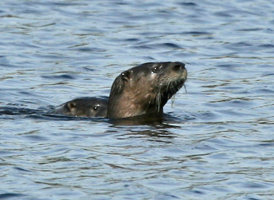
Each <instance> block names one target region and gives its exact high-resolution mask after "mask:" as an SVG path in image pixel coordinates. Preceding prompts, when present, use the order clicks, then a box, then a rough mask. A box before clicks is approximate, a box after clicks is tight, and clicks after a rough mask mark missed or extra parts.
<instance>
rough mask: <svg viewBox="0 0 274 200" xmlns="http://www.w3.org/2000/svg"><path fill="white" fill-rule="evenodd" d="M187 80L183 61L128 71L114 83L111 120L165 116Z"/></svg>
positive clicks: (153, 64) (111, 95)
mask: <svg viewBox="0 0 274 200" xmlns="http://www.w3.org/2000/svg"><path fill="white" fill-rule="evenodd" d="M186 79H187V70H186V69H185V64H184V63H180V62H163V63H144V64H141V65H139V66H137V67H133V68H131V69H129V70H127V71H124V72H122V73H121V74H120V75H119V76H118V77H117V78H116V79H115V81H114V82H113V84H112V87H111V91H110V96H109V104H108V111H107V117H108V118H111V119H119V118H128V117H135V116H140V115H149V114H150V115H151V114H152V115H154V114H156V115H157V114H158V115H162V114H163V107H164V105H165V104H166V103H167V101H168V100H169V99H170V98H171V97H172V96H173V95H174V94H175V93H176V92H177V91H178V90H179V89H180V88H181V87H182V86H183V85H184V83H185V81H186Z"/></svg>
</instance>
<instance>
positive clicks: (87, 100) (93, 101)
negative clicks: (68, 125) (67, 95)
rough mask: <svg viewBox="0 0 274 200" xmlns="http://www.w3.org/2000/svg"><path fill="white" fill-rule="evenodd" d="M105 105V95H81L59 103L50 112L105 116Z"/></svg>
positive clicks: (106, 101) (106, 102) (69, 114)
mask: <svg viewBox="0 0 274 200" xmlns="http://www.w3.org/2000/svg"><path fill="white" fill-rule="evenodd" d="M107 105H108V100H107V97H83V98H78V99H74V100H71V101H68V102H66V103H64V104H62V105H60V107H59V108H57V109H55V110H54V111H53V112H51V113H50V114H61V115H68V116H74V117H106V116H107Z"/></svg>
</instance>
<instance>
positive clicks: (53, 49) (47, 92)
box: [0, 0, 274, 200]
mask: <svg viewBox="0 0 274 200" xmlns="http://www.w3.org/2000/svg"><path fill="white" fill-rule="evenodd" d="M273 13H274V3H273V2H272V1H266V0H250V1H243V0H232V1H213V0H204V1H185V0H181V1H179V0H170V1H156V0H148V1H134V0H131V1H123V0H120V1H111V0H100V1H99V0H94V1H88V0H63V1H61V0H60V1H50V0H40V1H33V0H20V1H18V0H1V1H0V20H1V23H0V36H1V40H0V73H1V75H0V86H1V87H0V107H2V108H5V109H6V110H5V112H1V115H0V177H1V187H0V199H24V200H34V199H35V200H48V199H49V200H52V199H56V200H57V199H58V200H61V199H66V200H67V199H73V200H75V199H94V200H108V199H117V200H118V199H119V200H120V199H134V200H135V199H155V200H156V199H157V200H161V199H163V200H166V199H197V200H198V199H199V200H200V199H226V200H227V199H228V200H230V199H231V200H235V199H244V200H261V199H273V195H274V174H273V170H274V156H273V152H274V134H273V132H274V127H273V124H274V114H273V113H274V112H273V111H274V109H273V105H274V103H273V99H274V78H273V77H274V73H273V61H274V37H273V36H274V15H273ZM156 61H157V62H159V61H180V62H184V63H186V68H187V70H188V81H187V83H186V90H187V92H185V90H184V89H181V90H180V91H179V92H178V93H177V95H176V96H175V98H173V99H172V100H171V101H170V102H169V103H168V104H167V105H166V106H165V113H167V114H169V116H172V117H171V118H170V120H166V121H165V122H164V123H163V124H162V125H158V126H148V125H142V126H141V125H139V126H137V125H136V126H123V125H114V124H112V123H110V122H109V121H108V120H104V119H98V120H92V119H91V120H87V119H67V118H53V117H47V116H43V115H39V112H38V114H37V113H35V112H34V113H33V112H28V111H33V110H39V111H40V110H44V109H46V108H48V107H49V106H56V105H59V104H62V103H64V102H66V101H68V100H71V99H73V98H76V97H82V96H102V95H103V96H107V95H108V94H109V90H110V86H111V84H112V82H113V80H114V78H115V77H116V76H117V75H118V74H119V73H121V72H122V71H123V70H126V69H128V68H130V67H133V66H135V65H138V64H141V63H144V62H156ZM24 109H25V110H26V112H22V110H24ZM2 111H3V110H2ZM17 111H18V112H17ZM173 117H174V118H173Z"/></svg>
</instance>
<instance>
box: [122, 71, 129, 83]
mask: <svg viewBox="0 0 274 200" xmlns="http://www.w3.org/2000/svg"><path fill="white" fill-rule="evenodd" d="M130 74H131V72H130V71H125V72H122V73H121V77H122V79H123V80H125V81H127V80H128V79H129V77H130Z"/></svg>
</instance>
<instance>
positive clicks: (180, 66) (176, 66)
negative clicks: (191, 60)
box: [169, 62, 186, 71]
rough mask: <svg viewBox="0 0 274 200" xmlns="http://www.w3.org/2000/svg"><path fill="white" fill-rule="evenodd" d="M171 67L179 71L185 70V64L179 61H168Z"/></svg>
mask: <svg viewBox="0 0 274 200" xmlns="http://www.w3.org/2000/svg"><path fill="white" fill-rule="evenodd" d="M169 67H170V68H171V69H173V70H174V71H181V70H185V69H186V68H185V64H184V63H181V62H172V63H170V66H169Z"/></svg>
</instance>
